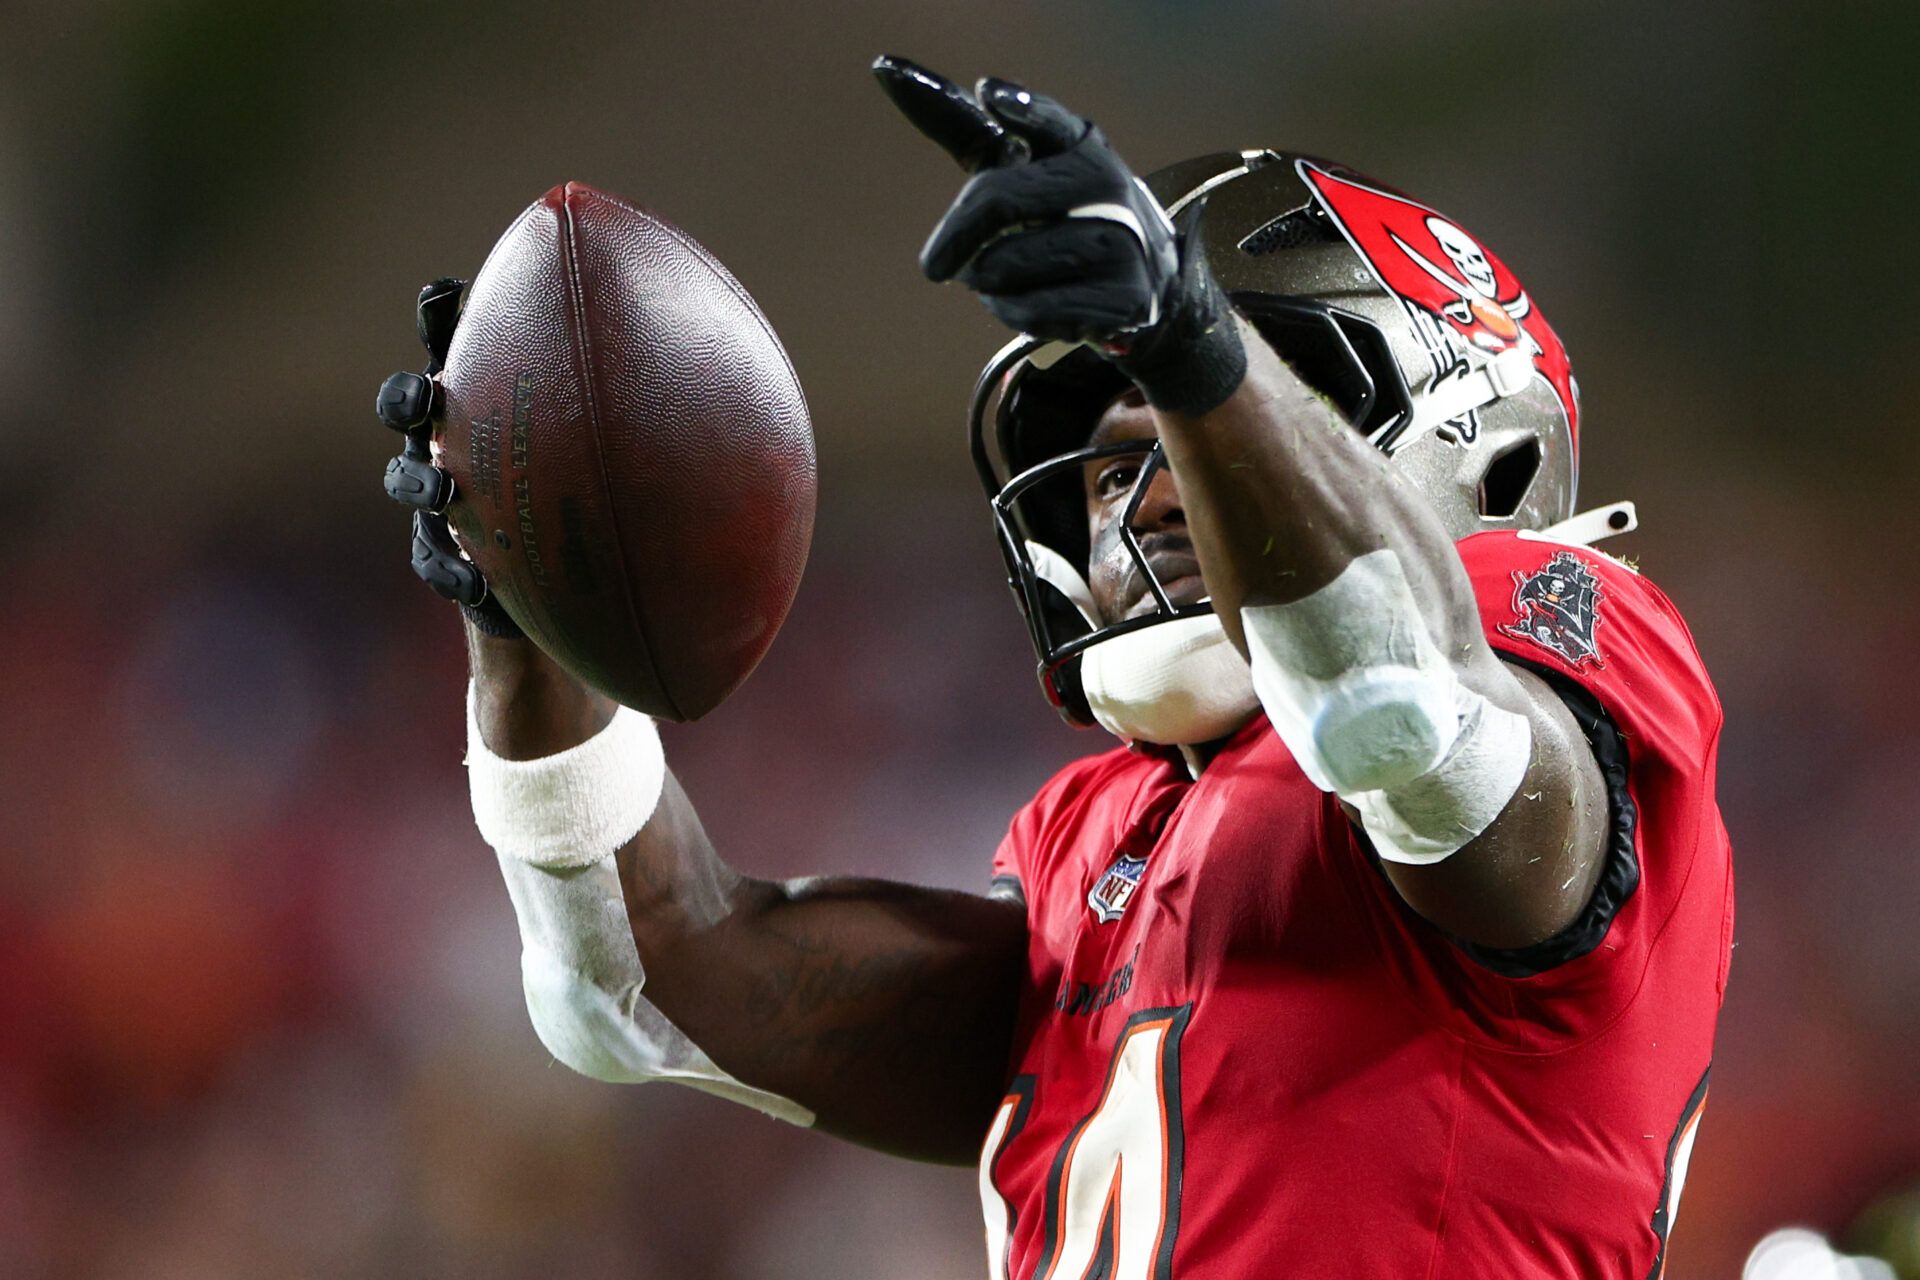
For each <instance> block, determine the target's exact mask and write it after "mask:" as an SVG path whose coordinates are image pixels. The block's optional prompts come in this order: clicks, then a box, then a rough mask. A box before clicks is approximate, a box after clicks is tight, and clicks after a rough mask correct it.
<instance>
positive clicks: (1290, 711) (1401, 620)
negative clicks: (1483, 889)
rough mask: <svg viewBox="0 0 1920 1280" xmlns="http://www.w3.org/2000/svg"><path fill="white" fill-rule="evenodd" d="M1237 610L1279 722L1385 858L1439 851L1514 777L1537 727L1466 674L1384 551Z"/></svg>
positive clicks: (1256, 681)
mask: <svg viewBox="0 0 1920 1280" xmlns="http://www.w3.org/2000/svg"><path fill="white" fill-rule="evenodd" d="M1240 620H1241V625H1242V627H1243V628H1244V630H1245V633H1246V640H1247V650H1248V654H1249V657H1250V659H1251V664H1252V668H1253V687H1254V689H1255V691H1256V692H1257V693H1258V695H1259V698H1260V703H1261V705H1262V706H1264V707H1265V708H1266V712H1267V716H1268V718H1269V719H1270V720H1271V721H1272V722H1273V727H1274V730H1275V732H1277V733H1278V734H1279V735H1280V738H1281V740H1282V741H1283V742H1285V743H1286V744H1287V747H1288V749H1289V750H1290V751H1292V752H1293V755H1294V759H1295V760H1296V761H1298V763H1299V765H1300V768H1301V771H1302V772H1304V773H1305V774H1306V775H1307V779H1308V780H1309V781H1310V782H1312V783H1313V784H1314V785H1315V786H1316V787H1319V788H1320V789H1321V790H1322V791H1331V792H1333V793H1335V794H1336V795H1338V796H1340V797H1341V798H1342V799H1344V800H1346V801H1348V802H1349V803H1351V804H1353V805H1354V806H1355V807H1356V808H1357V809H1359V810H1360V812H1361V815H1362V818H1363V820H1364V821H1365V825H1366V827H1367V832H1368V834H1369V835H1370V836H1372V837H1373V838H1374V843H1375V846H1376V847H1377V848H1378V849H1379V851H1380V854H1381V856H1382V857H1385V858H1389V859H1391V860H1395V861H1425V862H1430V861H1437V860H1438V859H1439V858H1441V857H1445V856H1446V855H1447V854H1449V853H1452V852H1454V851H1456V850H1457V849H1459V848H1460V847H1461V846H1462V845H1464V844H1466V843H1467V842H1468V841H1469V840H1471V839H1472V838H1473V837H1474V836H1477V835H1479V834H1480V832H1482V831H1484V830H1486V828H1487V826H1488V824H1489V823H1491V822H1492V821H1493V819H1494V818H1495V817H1497V816H1498V815H1499V812H1500V810H1501V809H1502V808H1504V807H1505V805H1506V802H1507V800H1508V799H1509V798H1511V797H1512V795H1513V792H1514V790H1515V789H1516V788H1517V787H1518V786H1519V784H1520V779H1521V777H1522V776H1524V774H1525V772H1526V766H1527V762H1528V758H1529V754H1530V752H1531V747H1532V731H1531V726H1530V725H1529V724H1528V722H1527V720H1526V718H1525V717H1524V716H1518V715H1515V714H1514V713H1512V712H1509V711H1503V710H1501V709H1500V708H1498V707H1495V706H1493V705H1492V704H1490V703H1488V702H1487V701H1486V699H1485V698H1484V697H1483V696H1482V695H1480V694H1479V693H1476V692H1474V691H1473V690H1471V689H1468V688H1467V687H1466V686H1464V685H1463V684H1461V682H1460V679H1459V677H1458V675H1457V674H1456V673H1455V671H1454V668H1453V664H1452V663H1451V662H1449V661H1448V660H1447V658H1446V656H1445V655H1444V654H1442V653H1441V652H1440V650H1439V647H1438V646H1437V645H1435V644H1434V641H1433V637H1432V635H1431V634H1430V633H1429V632H1428V630H1427V625H1426V621H1425V619H1424V618H1423V616H1422V615H1421V612H1420V607H1419V603H1418V601H1416V600H1415V598H1414V595H1413V588H1412V586H1411V585H1410V584H1409V583H1408V582H1407V577H1406V573H1405V571H1404V570H1403V569H1402V568H1401V565H1400V559H1399V557H1398V556H1396V555H1395V554H1394V553H1393V552H1392V551H1391V550H1386V549H1383V550H1380V551H1372V552H1368V553H1367V554H1366V555H1363V556H1360V557H1357V558H1356V559H1355V560H1354V561H1353V562H1352V563H1351V564H1349V565H1348V566H1347V567H1346V568H1345V569H1344V570H1342V571H1341V573H1340V575H1339V576H1338V577H1336V578H1335V579H1334V580H1333V581H1332V582H1330V583H1328V584H1327V585H1326V586H1324V587H1322V588H1320V589H1319V590H1318V591H1315V592H1314V593H1312V594H1311V595H1309V596H1307V597H1306V598H1304V599H1301V600H1296V601H1293V602H1292V603H1289V604H1275V605H1251V606H1248V607H1246V608H1243V609H1242V610H1241V611H1240ZM1390 819H1392V820H1391V821H1390ZM1396 822H1397V824H1398V825H1396ZM1376 825H1378V827H1379V829H1378V830H1376ZM1443 846H1444V847H1443Z"/></svg>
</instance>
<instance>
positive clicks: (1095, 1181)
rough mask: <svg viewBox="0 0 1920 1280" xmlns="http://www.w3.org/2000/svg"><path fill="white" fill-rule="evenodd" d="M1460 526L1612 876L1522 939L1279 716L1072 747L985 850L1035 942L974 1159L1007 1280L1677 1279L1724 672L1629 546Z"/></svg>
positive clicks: (1719, 985) (1725, 887)
mask: <svg viewBox="0 0 1920 1280" xmlns="http://www.w3.org/2000/svg"><path fill="white" fill-rule="evenodd" d="M1459 550H1460V554H1461V556H1462V558H1463V560H1464V561H1465V563H1466V566H1467V569H1468V572H1469V575H1470V576H1471V578H1472V580H1473V584H1474V591H1475V593H1476V595H1477V596H1478V599H1479V602H1480V609H1481V616H1482V620H1483V623H1484V625H1485V628H1486V634H1487V639H1488V640H1489V641H1490V642H1491V643H1492V644H1493V646H1494V647H1495V649H1497V650H1498V651H1499V652H1500V653H1501V654H1502V655H1503V656H1504V657H1507V658H1509V659H1511V660H1513V661H1514V662H1516V663H1519V664H1523V665H1526V666H1529V667H1531V668H1532V669H1534V670H1536V671H1538V672H1539V673H1540V674H1541V675H1542V676H1543V677H1545V678H1546V679H1547V680H1548V682H1549V683H1551V684H1552V685H1553V686H1554V687H1555V688H1556V690H1558V691H1559V692H1560V693H1561V696H1562V697H1563V698H1564V699H1565V700H1566V702H1567V705H1568V706H1569V708H1570V709H1571V710H1572V711H1573V713H1574V716H1575V718H1576V719H1577V720H1579V721H1580V723H1581V726H1582V728H1583V729H1584V730H1586V732H1587V735H1588V738H1589V740H1590V742H1591V743H1592V744H1593V748H1594V753H1595V756H1596V758H1597V759H1598V761H1599V762H1600V765H1601V770H1602V773H1603V774H1604V775H1605V776H1606V778H1607V782H1608V790H1609V795H1610V808H1611V814H1610V816H1611V827H1610V831H1609V843H1610V847H1609V850H1608V853H1607V864H1606V869H1605V872H1604V874H1603V877H1602V881H1601V884H1600V886H1599V888H1598V890H1597V891H1596V893H1595V895H1594V899H1593V901H1592V902H1591V903H1590V904H1589V905H1588V907H1587V908H1586V910H1585V912H1584V913H1583V914H1582V916H1581V917H1580V919H1579V920H1577V921H1576V922H1575V923H1574V924H1573V925H1572V926H1570V927H1569V928H1568V929H1567V930H1565V931H1564V932H1563V933H1561V934H1560V935H1558V936H1556V937H1554V938H1552V939H1549V940H1548V941H1547V942H1545V943H1542V944H1540V945H1538V946H1535V947H1529V948H1526V949H1524V950H1520V951H1504V952H1496V951H1489V950H1484V949H1479V948H1474V947H1471V946H1468V945H1465V944H1462V943H1458V942H1456V941H1454V940H1451V939H1449V938H1448V937H1446V936H1445V935H1443V934H1442V933H1441V932H1440V931H1439V930H1438V929H1436V928H1435V927H1434V926H1432V925H1430V924H1428V923H1427V922H1426V921H1424V920H1422V919H1421V918H1420V917H1418V916H1416V915H1415V914H1414V913H1413V912H1412V911H1411V910H1410V909H1408V908H1407V907H1406V906H1405V904H1403V903H1402V902H1401V900H1400V898H1399V896H1398V895H1397V894H1396V893H1395V892H1394V890H1393V888H1392V886H1391V885H1390V884H1389V883H1388V882H1387V880H1386V879H1385V877H1384V876H1383V874H1382V873H1381V871H1380V869H1379V866H1378V864H1377V862H1376V861H1375V860H1374V858H1373V855H1372V853H1371V850H1370V849H1369V848H1368V846H1367V845H1366V843H1365V841H1364V839H1363V838H1362V837H1361V836H1360V835H1359V834H1358V833H1357V832H1356V830H1355V829H1354V827H1353V826H1352V824H1350V823H1349V822H1348V820H1347V818H1346V816H1345V814H1344V812H1343V811H1342V810H1341V808H1340V806H1339V803H1338V801H1337V800H1335V798H1334V797H1332V796H1330V795H1326V794H1324V793H1322V792H1320V791H1318V790H1316V789H1315V788H1314V787H1313V786H1312V785H1311V784H1310V783H1308V782H1307V780H1306V778H1305V777H1304V776H1303V775H1302V774H1301V772H1300V769H1299V767H1298V766H1297V765H1296V764H1295V763H1294V761H1293V758H1292V756H1291V755H1290V754H1289V753H1288V751H1287V749H1286V747H1285V746H1284V745H1283V744H1282V743H1281V742H1280V740H1279V738H1278V736H1277V735H1276V734H1275V733H1274V732H1273V730H1272V728H1271V727H1270V726H1269V725H1268V723H1267V721H1266V719H1265V718H1264V717H1260V718H1257V719H1256V720H1255V721H1254V722H1253V723H1251V724H1249V725H1248V726H1247V727H1246V728H1244V729H1242V730H1241V731H1240V732H1239V733H1238V734H1236V735H1235V736H1234V737H1233V738H1232V739H1231V740H1230V742H1229V743H1228V744H1227V746H1226V747H1225V748H1224V749H1223V750H1222V751H1221V752H1220V753H1219V755H1218V756H1216V757H1215V758H1214V759H1213V760H1212V762H1211V763H1209V764H1208V765H1207V767H1206V769H1205V771H1204V772H1203V773H1202V774H1201V776H1200V778H1199V779H1198V781H1194V780H1191V779H1190V778H1189V777H1188V774H1187V772H1186V769H1185V767H1184V765H1183V764H1182V763H1181V761H1180V759H1179V758H1178V757H1177V756H1174V755H1170V754H1161V753H1142V752H1131V751H1126V750H1115V751H1110V752H1107V753H1106V754H1104V755H1099V756H1095V757H1092V758H1090V759H1087V760H1082V761H1078V762H1076V763H1075V764H1073V765H1070V766H1068V767H1067V768H1066V769H1065V770H1063V771H1062V772H1061V773H1060V774H1059V775H1058V776H1056V777H1055V778H1054V779H1052V780H1051V781H1050V782H1048V783H1047V785H1046V786H1045V787H1043V788H1042V789H1041V791H1040V794H1039V795H1038V796H1037V797H1036V798H1035V799H1034V800H1033V802H1032V803H1031V804H1029V805H1028V806H1027V807H1026V808H1024V809H1022V810H1021V811H1020V813H1019V814H1018V815H1017V816H1016V817H1015V818H1014V821H1013V825H1012V829H1011V830H1010V831H1009V833H1008V835H1007V838H1006V840H1005V842H1004V843H1003V844H1002V846H1001V848H1000V851H999V853H998V855H997V856H996V859H995V862H994V871H995V875H996V877H997V884H998V885H999V886H1000V888H1001V890H1002V891H1003V892H1010V891H1012V889H1013V885H1012V882H1013V881H1017V882H1018V891H1019V892H1021V893H1022V894H1023V895H1024V897H1025V900H1026V903H1027V916H1028V924H1029V928H1030V936H1031V940H1030V942H1029V946H1028V955H1027V978H1026V987H1025V990H1024V993H1023V997H1022V1002H1021V1010H1020V1018H1019V1027H1018V1031H1017V1033H1016V1039H1015V1046H1014V1055H1013V1061H1012V1063H1011V1064H1010V1065H1011V1067H1012V1071H1011V1075H1010V1082H1009V1084H1008V1087H1007V1092H1006V1099H1005V1102H1004V1104H1003V1106H1002V1107H1001V1109H1000V1112H999V1114H998V1116H997V1117H996V1119H995V1122H994V1125H993V1127H992V1131H991V1132H990V1134H989V1135H988V1139H987V1143H986V1146H985V1149H984V1151H983V1153H982V1159H981V1171H980V1189H981V1199H982V1202H983V1207H984V1209H985V1211H986V1215H987V1240H988V1248H989V1251H990V1257H991V1265H992V1267H993V1268H994V1274H995V1275H997V1276H1006V1277H1017V1278H1019V1280H1028V1278H1030V1277H1031V1278H1037V1280H1048V1278H1054V1280H1082V1278H1083V1277H1088V1276H1100V1277H1106V1278H1107V1280H1147V1278H1148V1277H1156V1278H1160V1277H1169V1276H1171V1277H1179V1278H1180V1280H1214V1278H1218V1280H1229V1278H1231V1280H1243V1278H1244V1277H1250V1276H1286V1277H1311V1278H1313V1280H1320V1278H1321V1277H1394V1278H1396V1280H1398V1278H1400V1277H1425V1278H1429V1280H1435V1278H1439V1277H1470V1276H1471V1277H1479V1276H1486V1277H1499V1278H1500V1280H1522V1278H1523V1277H1555V1278H1556V1280H1562V1278H1565V1277H1581V1280H1598V1278H1599V1277H1619V1278H1621V1280H1646V1278H1647V1277H1650V1276H1656V1275H1657V1274H1658V1273H1659V1271H1660V1269H1661V1266H1662V1263H1663V1251H1664V1248H1665V1238H1666V1232H1667V1228H1668V1226H1669V1225H1670V1223H1671V1221H1672V1215H1673V1213H1674V1211H1675V1209H1676V1207H1677V1204H1678V1201H1679V1196H1680V1187H1681V1183H1682V1181H1683V1180H1684V1178H1685V1173H1686V1160H1687V1155H1688V1153H1689V1151H1690V1148H1691V1145H1692V1138H1693V1130H1694V1126H1695V1124H1696V1123H1697V1122H1698V1118H1699V1113H1700V1108H1701V1106H1702V1104H1703V1102H1704V1100H1705V1095H1706V1077H1707V1065H1708V1060H1709V1058H1710V1056H1711V1051H1712V1044H1713V1027H1714V1020H1715V1017H1716V1016H1717V1014H1718V1012H1719V1006H1720V1000H1721V993H1722V991H1723V989H1724V986H1725V982H1726V973H1727V958H1728V952H1729V934H1730V931H1731V928H1732V919H1733V902H1732V873H1731V865H1730V862H1729V857H1728V846H1727V837H1726V831H1725V828H1724V827H1723V826H1722V825H1721V822H1720V816H1719V812H1718V810H1717V808H1716V807H1715V803H1714V755H1715V749H1716V743H1717V739H1718V736H1719V730H1720V706H1719V702H1718V700H1717V699H1716V697H1715V695H1714V691H1713V687H1712V685H1711V684H1710V683H1709V682H1708V679H1707V675H1706V672H1705V670H1704V669H1703V668H1702V665H1701V662H1700V658H1699V655H1698V653H1697V652H1696V651H1695V649H1694V645H1693V642H1692V639H1691V637H1690V636H1689V635H1688V633H1687V629H1686V625H1685V624H1684V623H1683V622H1682V621H1681V620H1680V617H1679V615H1678V614H1677V613H1676V612H1675V611H1674V609H1673V606H1672V605H1671V604H1669V603H1668V601H1667V599H1666V597H1665V596H1663V595H1662V594H1661V593H1660V592H1659V590H1658V589H1656V588H1655V587H1654V586H1653V585H1652V584H1650V583H1649V582H1647V581H1646V580H1645V579H1644V578H1642V577H1640V576H1639V574H1637V573H1635V572H1634V571H1633V570H1632V569H1630V568H1628V567H1626V566H1625V565H1623V564H1621V563H1619V562H1618V561H1615V560H1612V559H1610V558H1608V557H1607V556H1604V555H1601V554H1599V553H1598V552H1594V551H1590V550H1587V549H1585V548H1581V547H1570V546H1567V545H1564V544H1561V543H1555V542H1550V541H1547V540H1544V539H1540V538H1536V537H1529V536H1526V535H1515V534H1511V533H1489V534H1481V535H1478V536H1476V537H1473V538H1470V539H1468V540H1466V541H1465V542H1462V543H1461V544H1460V545H1459Z"/></svg>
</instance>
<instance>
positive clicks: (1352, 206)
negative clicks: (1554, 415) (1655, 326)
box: [1296, 160, 1580, 441]
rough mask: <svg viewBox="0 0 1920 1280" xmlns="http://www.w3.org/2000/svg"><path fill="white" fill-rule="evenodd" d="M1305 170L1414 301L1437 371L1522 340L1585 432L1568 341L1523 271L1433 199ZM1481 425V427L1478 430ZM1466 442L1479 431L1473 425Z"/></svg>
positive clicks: (1409, 307) (1387, 282)
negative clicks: (1435, 206) (1429, 202)
mask: <svg viewBox="0 0 1920 1280" xmlns="http://www.w3.org/2000/svg"><path fill="white" fill-rule="evenodd" d="M1296 163H1297V164H1298V168H1299V173H1300V177H1301V179H1302V180H1303V181H1305V182H1306V184H1307V186H1308V188H1309V189H1311V190H1312V191H1313V193H1314V194H1315V195H1316V196H1318V197H1319V200H1320V204H1321V206H1322V207H1323V208H1324V209H1325V210H1326V211H1327V213H1328V214H1329V215H1331V216H1332V218H1333V220H1334V223H1335V225H1337V226H1338V227H1339V228H1340V231H1341V234H1343V235H1344V236H1345V237H1346V239H1347V243H1348V244H1350V245H1352V246H1353V249H1354V251H1355V252H1356V253H1358V254H1359V255H1360V256H1361V257H1362V258H1364V259H1365V260H1366V263H1367V265H1368V266H1369V267H1371V268H1373V274H1374V275H1375V276H1376V277H1378V279H1379V281H1380V283H1381V284H1382V285H1384V286H1385V287H1386V288H1387V289H1389V290H1391V291H1392V292H1393V293H1394V294H1395V296H1397V297H1398V298H1399V299H1400V303H1401V305H1402V306H1403V307H1405V308H1406V311H1407V316H1408V318H1409V319H1410V320H1412V321H1413V327H1414V330H1415V332H1417V333H1418V334H1419V335H1420V338H1421V341H1422V342H1423V343H1424V344H1425V345H1426V347H1427V354H1428V355H1429V357H1430V358H1431V359H1432V362H1433V372H1434V376H1435V378H1443V377H1447V376H1449V375H1451V374H1452V373H1453V372H1454V371H1455V370H1456V369H1458V368H1460V367H1462V366H1464V365H1465V364H1466V363H1467V353H1468V352H1469V351H1476V352H1479V353H1480V355H1479V356H1477V357H1476V360H1477V359H1484V358H1487V357H1491V356H1496V355H1499V354H1500V353H1502V352H1505V351H1511V350H1513V349H1515V348H1523V349H1525V350H1526V351H1527V352H1528V353H1529V354H1530V355H1532V356H1533V367H1534V368H1535V369H1536V370H1537V371H1538V372H1539V373H1540V375H1541V376H1542V377H1544V378H1545V379H1546V380H1547V383H1548V385H1550V386H1551V387H1552V388H1553V391H1554V395H1555V396H1556V397H1558V398H1559V401H1560V407H1561V409H1562V410H1563V411H1564V412H1565V413H1566V415H1567V428H1568V430H1570V431H1572V432H1573V433H1574V438H1575V439H1576V440H1577V439H1578V438H1579V430H1580V420H1579V414H1580V410H1579V404H1578V401H1577V400H1576V399H1575V397H1574V392H1573V371H1572V369H1571V367H1570V366H1569V365H1568V363H1567V349H1566V348H1565V347H1563V346H1561V345H1560V339H1559V337H1558V335H1556V334H1555V333H1554V331H1553V329H1552V328H1551V327H1550V326H1549V325H1548V324H1547V321H1546V317H1545V316H1543V315H1541V314H1540V311H1539V308H1537V307H1535V306H1534V305H1533V299H1532V298H1531V297H1530V296H1529V295H1528V294H1527V291H1526V290H1525V289H1524V288H1522V287H1521V285H1520V281H1519V279H1518V277H1516V276H1515V275H1514V274H1513V272H1511V271H1509V270H1508V269H1507V264H1506V263H1504V262H1502V261H1500V259H1499V258H1497V257H1495V256H1494V255H1493V254H1492V253H1490V252H1488V251H1487V249H1486V247H1485V246H1483V245H1482V244H1481V243H1480V242H1479V241H1477V240H1475V239H1474V238H1473V237H1472V236H1470V235H1468V234H1467V233H1466V232H1465V231H1463V230H1461V229H1460V227H1459V226H1458V225H1457V224H1455V223H1453V222H1450V221H1448V220H1447V219H1445V218H1443V217H1441V216H1440V215H1439V214H1438V213H1435V212H1434V211H1433V210H1432V209H1429V208H1428V207H1427V206H1426V205H1423V204H1419V203H1416V202H1415V201H1412V200H1409V199H1407V198H1406V197H1405V196H1403V195H1398V194H1396V193H1394V192H1391V191H1382V190H1380V189H1379V188H1377V187H1372V186H1368V185H1367V184H1366V183H1364V182H1359V181H1356V180H1355V177H1350V176H1346V175H1343V174H1337V173H1332V172H1329V171H1328V170H1326V169H1323V168H1321V167H1320V166H1319V165H1316V164H1314V163H1313V162H1312V161H1309V160H1300V161H1297V162H1296ZM1477 430H1478V428H1477V427H1475V428H1474V431H1476V432H1477ZM1465 438H1466V439H1467V440H1468V441H1471V440H1472V439H1473V435H1471V434H1466V435H1465Z"/></svg>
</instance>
